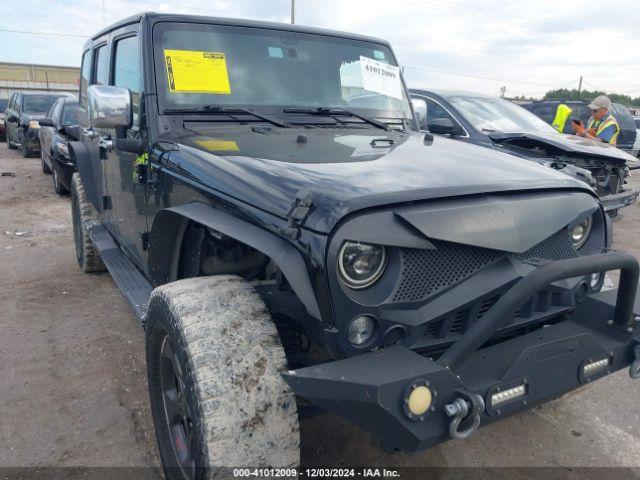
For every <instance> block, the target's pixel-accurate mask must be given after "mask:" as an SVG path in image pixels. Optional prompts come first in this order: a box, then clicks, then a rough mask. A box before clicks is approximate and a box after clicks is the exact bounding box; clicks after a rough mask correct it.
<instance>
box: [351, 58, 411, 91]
mask: <svg viewBox="0 0 640 480" xmlns="http://www.w3.org/2000/svg"><path fill="white" fill-rule="evenodd" d="M360 69H361V71H362V88H364V89H365V90H367V91H369V92H375V93H380V94H382V95H386V96H387V97H392V98H397V99H399V100H402V82H401V81H400V67H394V66H393V65H389V64H388V63H384V62H379V61H378V60H374V59H373V58H368V57H363V56H360Z"/></svg>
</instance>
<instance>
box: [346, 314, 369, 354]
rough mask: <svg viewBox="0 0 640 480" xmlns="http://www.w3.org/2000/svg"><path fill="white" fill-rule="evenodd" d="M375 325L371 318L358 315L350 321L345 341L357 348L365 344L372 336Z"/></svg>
mask: <svg viewBox="0 0 640 480" xmlns="http://www.w3.org/2000/svg"><path fill="white" fill-rule="evenodd" d="M375 328H376V323H375V322H374V321H373V318H371V317H369V316H368V315H360V316H359V317H356V318H354V319H353V320H351V323H350V324H349V328H348V329H347V340H349V343H350V344H351V345H353V346H355V347H359V346H362V345H364V344H365V343H367V342H368V341H369V340H370V339H371V337H372V336H373V332H374V330H375Z"/></svg>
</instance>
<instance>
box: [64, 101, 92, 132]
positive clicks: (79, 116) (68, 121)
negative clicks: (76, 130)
mask: <svg viewBox="0 0 640 480" xmlns="http://www.w3.org/2000/svg"><path fill="white" fill-rule="evenodd" d="M61 123H62V126H63V127H66V126H69V125H86V124H87V123H88V121H87V113H86V111H85V110H83V109H81V108H80V105H78V104H77V103H66V104H65V106H64V110H62V122H61Z"/></svg>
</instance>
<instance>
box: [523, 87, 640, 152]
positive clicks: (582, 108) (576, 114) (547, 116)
mask: <svg viewBox="0 0 640 480" xmlns="http://www.w3.org/2000/svg"><path fill="white" fill-rule="evenodd" d="M561 103H564V104H565V105H567V106H568V107H569V108H571V110H572V111H571V116H570V117H569V118H570V119H569V120H568V121H567V122H566V123H565V125H564V130H563V131H562V133H569V134H570V133H573V130H572V129H571V119H573V118H575V119H576V120H582V123H584V124H585V125H586V124H587V121H588V120H589V117H591V111H590V110H589V107H588V105H589V102H588V101H586V100H567V101H562V100H541V101H537V102H531V103H525V104H523V105H522V107H523V108H525V109H527V110H529V111H530V112H532V113H534V114H535V115H537V116H538V117H540V118H541V119H542V120H544V121H545V122H547V123H548V124H549V125H551V123H552V122H553V119H554V118H555V115H556V110H557V109H558V105H560V104H561ZM611 114H612V115H613V116H614V117H615V118H616V120H617V121H618V125H619V126H620V133H619V134H618V138H617V141H616V147H618V148H620V149H622V150H624V151H626V152H628V153H631V151H632V150H633V145H634V143H635V141H636V126H635V122H634V120H633V115H631V112H629V109H628V108H627V107H625V106H624V105H622V104H620V103H612V104H611Z"/></svg>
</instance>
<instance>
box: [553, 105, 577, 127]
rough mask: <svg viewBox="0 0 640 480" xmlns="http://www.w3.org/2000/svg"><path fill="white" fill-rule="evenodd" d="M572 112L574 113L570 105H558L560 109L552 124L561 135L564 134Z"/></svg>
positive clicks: (557, 110)
mask: <svg viewBox="0 0 640 480" xmlns="http://www.w3.org/2000/svg"><path fill="white" fill-rule="evenodd" d="M571 112H573V110H571V108H570V107H569V106H568V105H565V104H564V103H561V104H560V105H558V108H557V109H556V116H555V118H554V119H553V122H551V126H552V127H553V128H555V129H556V130H557V131H558V132H560V133H562V132H564V127H565V125H566V123H567V120H568V119H569V116H570V115H571Z"/></svg>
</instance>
